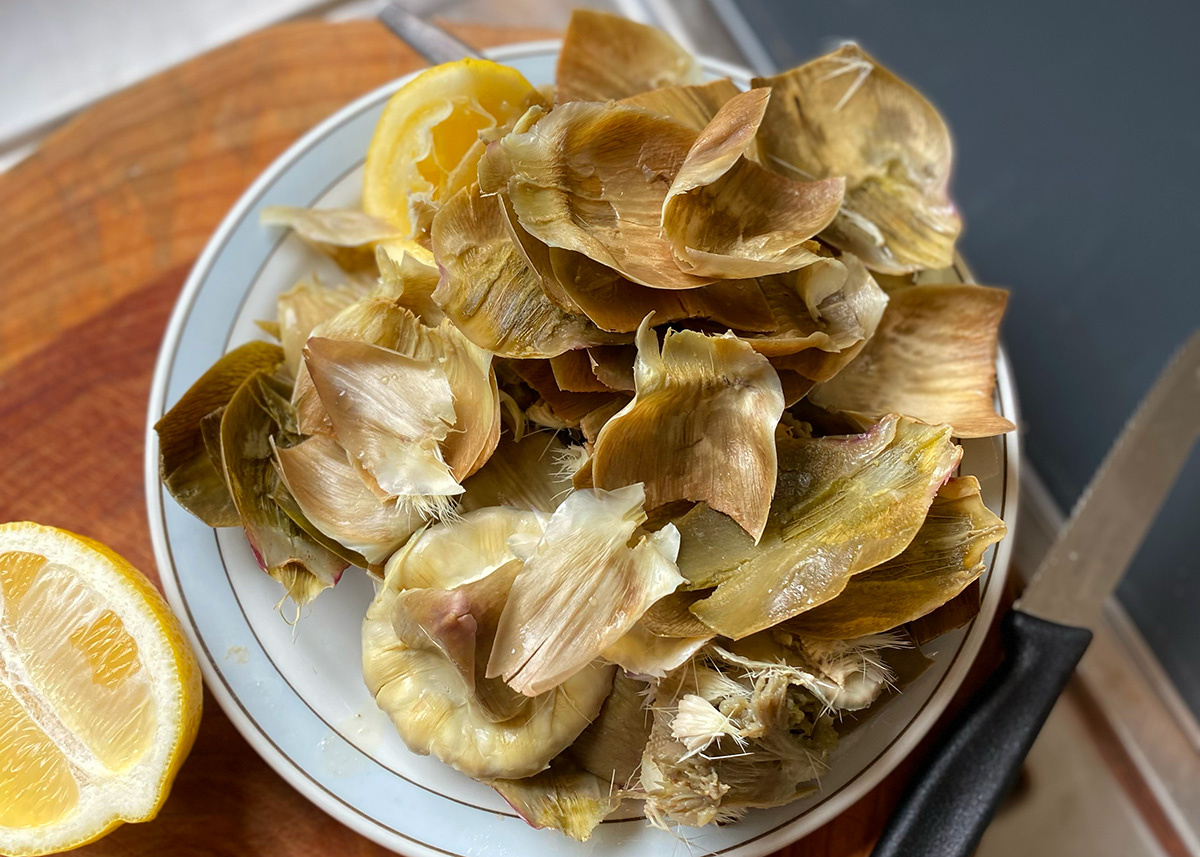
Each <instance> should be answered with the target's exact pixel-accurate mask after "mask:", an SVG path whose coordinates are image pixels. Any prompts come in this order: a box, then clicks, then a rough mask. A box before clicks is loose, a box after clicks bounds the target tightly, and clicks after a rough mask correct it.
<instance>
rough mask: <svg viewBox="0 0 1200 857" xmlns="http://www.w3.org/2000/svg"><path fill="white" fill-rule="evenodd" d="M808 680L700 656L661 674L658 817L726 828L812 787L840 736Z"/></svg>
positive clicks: (651, 790)
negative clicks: (750, 812)
mask: <svg viewBox="0 0 1200 857" xmlns="http://www.w3.org/2000/svg"><path fill="white" fill-rule="evenodd" d="M805 678H806V676H804V675H803V674H801V673H800V672H799V671H798V670H795V669H792V668H790V667H787V666H784V665H772V666H766V667H764V668H759V669H753V668H745V667H742V666H740V665H737V664H729V663H721V662H720V661H719V660H716V659H713V658H711V657H709V656H708V655H702V656H700V657H697V658H695V659H694V660H692V661H690V662H688V663H686V664H684V665H683V666H682V667H680V668H679V669H678V670H676V671H675V672H673V673H671V674H670V675H668V676H667V677H666V678H665V679H663V680H662V681H661V682H660V683H659V685H658V687H657V689H656V690H655V693H654V700H653V703H652V705H651V710H652V711H653V712H654V724H653V726H652V728H651V731H650V739H649V741H648V742H647V744H646V749H645V752H644V753H643V756H642V769H641V787H642V789H641V791H642V796H643V797H644V799H645V801H646V806H645V813H646V817H647V818H648V819H650V821H651V823H653V824H654V825H656V826H658V827H662V828H664V829H666V828H667V826H668V825H669V824H685V825H688V826H690V827H701V826H703V825H705V824H711V823H717V824H722V823H727V822H731V821H736V820H737V819H738V818H741V817H742V816H743V815H744V814H745V812H746V810H747V809H750V808H752V807H770V806H779V805H781V804H785V803H788V802H790V801H792V800H795V799H796V798H798V797H800V796H802V795H804V794H807V793H809V792H811V791H813V787H812V786H810V785H807V783H809V782H810V781H812V780H815V779H816V778H817V777H819V776H820V775H821V774H822V773H824V772H825V770H826V768H827V765H826V759H827V757H828V754H829V751H830V750H832V749H833V747H834V746H835V745H836V743H837V733H836V732H835V731H834V728H833V717H832V715H831V714H830V713H829V711H828V708H827V706H825V704H824V703H822V702H821V701H820V699H819V698H818V697H816V696H815V695H814V694H812V693H811V692H810V691H809V690H808V689H807V687H806V686H805V683H804V679H805Z"/></svg>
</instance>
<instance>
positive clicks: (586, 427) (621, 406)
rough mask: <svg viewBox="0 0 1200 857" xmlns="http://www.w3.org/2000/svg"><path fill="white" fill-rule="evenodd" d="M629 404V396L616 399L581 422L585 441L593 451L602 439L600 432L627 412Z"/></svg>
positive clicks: (580, 425) (580, 428)
mask: <svg viewBox="0 0 1200 857" xmlns="http://www.w3.org/2000/svg"><path fill="white" fill-rule="evenodd" d="M629 402H630V398H629V397H628V396H622V397H620V398H614V399H613V400H612V401H611V402H609V403H608V404H605V405H601V406H600V407H598V408H596V410H594V411H592V412H591V413H589V414H587V415H586V416H585V417H584V418H583V419H581V420H580V421H579V430H580V431H581V432H583V437H584V440H586V441H587V442H588V443H589V444H591V445H592V446H591V449H593V450H594V449H595V445H596V440H597V439H598V438H599V437H600V432H601V431H603V430H604V427H605V426H606V425H608V421H609V420H611V419H612V418H613V417H615V416H616V415H617V414H619V413H620V412H621V411H623V410H625V408H626V407H627V406H628V405H629Z"/></svg>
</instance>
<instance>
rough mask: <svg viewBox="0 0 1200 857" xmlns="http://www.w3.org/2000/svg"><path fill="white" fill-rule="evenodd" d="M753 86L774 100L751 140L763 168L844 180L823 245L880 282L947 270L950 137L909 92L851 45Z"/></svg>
mask: <svg viewBox="0 0 1200 857" xmlns="http://www.w3.org/2000/svg"><path fill="white" fill-rule="evenodd" d="M753 85H754V86H761V87H769V88H770V89H771V90H772V93H773V95H772V97H771V102H770V104H769V105H768V106H767V113H766V116H765V118H764V119H763V122H762V126H761V129H760V130H759V135H758V137H759V142H760V145H761V147H762V153H763V156H764V163H765V164H766V166H768V167H769V168H771V169H774V170H777V171H779V172H781V173H782V174H784V175H788V176H790V177H792V178H798V179H806V180H814V179H820V178H824V177H827V176H844V177H845V179H846V197H845V200H844V201H843V203H842V209H841V212H840V213H839V214H838V216H837V218H836V219H835V220H834V221H833V223H832V224H831V225H830V227H829V228H828V229H826V230H825V231H824V232H823V233H822V235H821V237H822V238H823V239H824V240H826V241H828V242H829V243H830V244H832V245H833V246H835V247H838V248H841V249H842V250H847V251H849V252H851V253H854V254H855V255H857V256H859V257H860V258H862V260H863V261H864V262H866V264H867V267H869V268H871V269H872V270H875V271H881V272H883V273H885V274H904V273H909V272H912V271H916V270H919V269H921V268H945V267H948V266H949V265H950V264H951V263H952V262H953V260H954V242H955V240H956V239H957V238H958V233H959V230H960V229H961V222H960V220H959V216H958V212H957V211H956V210H955V208H954V204H953V203H952V202H951V201H950V198H949V196H948V194H947V185H948V183H949V179H950V166H951V160H952V153H953V149H952V145H951V141H950V132H949V131H948V130H947V128H946V124H945V123H944V122H943V121H942V117H941V116H939V115H938V113H937V111H936V110H935V109H934V108H933V106H932V105H931V104H930V103H929V102H928V101H926V100H925V99H924V98H922V97H921V95H920V94H919V93H918V92H917V91H916V90H914V89H913V88H912V87H910V86H909V85H908V84H906V83H904V82H903V81H901V80H900V79H899V78H897V77H896V76H895V75H893V74H892V73H891V72H889V71H888V70H887V69H885V68H883V67H882V66H880V65H879V64H878V63H876V62H875V60H874V59H872V58H871V57H870V56H868V55H867V54H866V52H865V51H863V50H862V49H861V48H859V47H858V46H857V45H855V44H847V45H843V46H842V47H840V48H838V49H837V50H836V51H834V52H833V53H831V54H827V55H826V56H823V57H819V58H817V59H815V60H812V61H811V62H809V63H806V64H805V65H802V66H800V67H799V68H795V69H792V70H791V71H787V72H784V73H783V74H780V75H777V76H775V77H769V78H755V79H754V81H753Z"/></svg>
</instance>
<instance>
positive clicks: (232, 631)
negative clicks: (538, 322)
mask: <svg viewBox="0 0 1200 857" xmlns="http://www.w3.org/2000/svg"><path fill="white" fill-rule="evenodd" d="M557 52H558V44H557V43H556V42H537V43H529V44H521V45H512V46H508V47H504V48H498V49H496V50H493V51H491V52H489V54H490V56H491V57H492V58H494V59H497V60H499V61H502V62H505V63H507V64H509V65H511V66H513V67H514V68H516V69H517V70H519V71H520V72H522V73H523V74H524V75H525V76H526V77H527V78H528V79H529V80H530V81H531V82H533V83H534V84H542V83H549V82H551V81H552V80H553V75H554V63H555V60H556V58H557ZM706 67H707V69H708V71H709V72H710V73H711V74H713V75H714V76H726V75H728V76H731V77H733V78H734V80H735V81H737V82H739V83H740V84H742V85H746V84H748V80H749V75H748V74H747V73H746V72H744V71H741V70H739V69H736V68H730V67H727V66H725V65H722V64H719V63H716V62H706ZM405 80H407V78H404V79H402V80H398V81H395V82H394V83H390V84H388V85H387V86H384V87H382V88H380V89H378V90H376V91H375V92H372V93H371V94H369V95H367V96H364V97H363V98H361V99H359V100H358V101H356V102H354V103H353V104H351V105H349V106H348V107H346V108H345V109H343V110H341V111H340V112H338V113H337V114H335V115H334V116H332V117H330V118H329V119H327V120H326V121H325V122H323V123H321V124H320V125H319V126H317V127H316V128H314V129H313V130H312V131H311V132H310V133H308V134H307V135H305V136H304V137H303V138H302V139H301V140H300V141H299V142H297V143H296V144H295V145H294V146H292V147H291V148H290V149H289V150H288V151H287V152H285V153H284V154H283V155H282V156H281V157H280V158H279V159H278V160H277V161H275V163H274V164H272V165H271V167H270V168H269V169H268V170H267V171H266V172H265V173H263V175H262V176H261V177H260V178H259V179H258V181H256V182H255V183H254V185H253V186H252V187H251V188H250V189H249V190H248V191H247V192H246V193H245V195H244V196H243V197H242V198H241V200H239V201H238V203H237V205H235V206H234V207H233V210H232V211H231V212H230V213H229V215H228V216H227V217H226V218H225V221H224V222H223V223H222V224H221V227H220V228H219V229H218V230H217V232H216V234H215V235H214V236H213V238H212V240H211V241H210V242H209V244H208V247H207V248H206V249H205V251H204V253H203V255H201V257H200V260H199V261H198V262H197V263H196V267H195V269H194V270H193V271H192V273H191V276H190V277H189V279H188V282H187V285H186V286H185V287H184V290H183V293H182V294H181V295H180V297H179V303H178V304H177V306H176V307H175V312H174V314H173V315H172V317H171V323H170V326H169V327H168V328H167V333H166V336H165V338H164V341H163V345H162V351H161V353H160V354H159V358H158V367H157V370H156V372H155V376H154V383H153V387H152V389H151V394H150V408H149V418H148V425H147V431H146V462H145V467H146V493H147V500H148V504H149V511H150V529H151V534H152V536H153V540H154V550H155V557H156V559H157V561H158V568H159V572H160V574H161V577H162V582H163V588H164V589H165V590H166V594H167V598H168V599H169V601H170V603H171V606H172V607H173V608H174V609H175V612H176V613H178V614H179V616H180V617H182V619H183V622H184V624H185V627H186V629H187V632H188V636H189V638H190V640H191V642H192V645H193V646H194V647H195V649H196V651H197V652H198V653H199V655H200V660H201V666H202V668H203V670H204V677H205V679H206V680H207V682H208V687H209V690H210V691H211V692H212V694H213V696H214V697H215V698H216V700H217V702H218V703H219V704H220V705H221V707H222V708H223V709H224V710H225V713H226V714H227V715H228V716H229V718H230V719H231V720H232V721H233V723H234V725H235V726H236V727H237V728H238V730H239V731H240V732H241V733H242V735H243V736H245V738H246V740H247V741H249V742H250V744H251V746H253V747H254V749H255V750H257V751H258V753H259V754H260V755H261V756H262V757H263V758H264V759H265V760H266V761H267V762H268V763H269V764H270V765H271V766H272V767H273V768H274V769H275V770H276V771H278V772H279V773H280V774H281V775H282V776H283V777H284V779H286V780H287V781H288V782H289V783H291V784H292V785H293V786H294V787H295V788H296V789H297V790H299V791H300V792H301V793H302V794H303V795H304V796H305V797H307V798H308V799H309V800H311V801H312V802H313V803H314V804H316V805H317V806H319V807H320V808H321V809H323V810H325V811H326V812H328V813H329V814H330V815H332V816H333V817H334V818H336V819H338V820H339V821H341V822H342V823H343V824H345V825H347V826H348V827H351V828H353V829H354V830H356V831H358V832H359V833H362V834H364V835H365V836H367V837H369V838H371V839H373V840H375V841H376V842H378V843H380V844H382V845H385V846H387V847H389V848H392V849H394V850H395V851H397V852H400V853H403V854H411V855H422V856H424V855H447V854H449V855H468V854H480V853H485V852H486V853H487V854H489V855H495V857H528V855H530V854H541V855H548V857H558V856H559V855H561V857H575V855H582V854H592V855H596V854H603V855H608V854H613V855H615V854H621V855H628V857H650V855H662V857H668V855H673V854H678V853H681V851H680V849H681V847H683V846H681V845H680V842H679V840H678V839H677V838H676V837H673V836H672V835H670V834H667V833H664V832H663V831H660V830H654V829H651V828H649V827H648V826H647V825H646V824H645V822H644V821H642V820H640V819H636V818H631V819H618V820H610V821H606V822H605V823H603V824H602V825H600V827H599V828H598V829H597V831H596V832H595V834H594V835H593V837H592V839H591V840H590V841H588V842H587V843H586V844H582V845H581V844H579V843H576V842H574V841H572V840H570V839H567V838H566V837H564V836H562V835H560V834H558V833H556V832H551V831H538V830H533V829H532V828H530V827H528V826H526V824H525V823H524V822H523V821H521V820H520V819H519V818H517V816H516V814H515V813H514V812H513V811H512V810H511V809H510V808H509V807H508V806H507V804H505V803H504V801H503V800H501V799H500V798H499V796H497V795H496V794H495V793H494V792H493V791H492V790H491V789H489V788H487V787H485V786H482V785H480V784H478V783H476V782H474V781H472V780H470V779H468V778H467V777H465V776H462V775H460V774H458V773H457V772H456V771H454V770H452V769H450V768H449V767H447V766H445V765H443V764H441V763H440V762H438V761H437V760H436V759H433V758H430V757H421V756H416V755H413V754H412V753H410V752H409V751H408V750H407V749H406V748H405V746H404V744H403V742H402V741H401V740H400V738H399V736H398V735H397V734H396V732H395V730H394V729H393V728H392V727H391V724H390V723H389V722H388V720H387V718H386V717H385V716H384V715H383V714H382V713H381V712H380V711H379V710H378V709H377V708H376V706H375V704H374V702H373V700H372V699H371V696H370V695H369V694H368V693H367V689H366V687H365V686H364V685H363V682H362V676H361V668H360V664H361V660H360V658H361V651H360V641H359V626H360V623H361V620H362V617H363V614H364V612H365V610H366V606H367V604H368V602H369V601H370V599H371V596H372V587H371V583H370V582H369V581H368V580H367V578H366V575H365V573H355V570H353V569H351V570H350V571H348V572H347V573H346V575H345V576H344V578H343V579H342V581H341V583H339V584H338V586H337V587H336V588H335V589H333V590H331V591H329V592H326V593H325V594H323V595H322V596H321V597H320V598H318V599H317V600H316V601H315V603H314V604H313V606H312V608H311V610H308V611H306V615H305V616H304V617H303V619H302V621H300V623H299V624H298V625H297V626H296V627H295V628H294V629H293V627H292V626H291V625H289V624H288V622H287V621H285V619H284V617H283V615H282V614H281V613H280V611H279V610H277V609H276V604H277V603H278V602H279V601H280V599H281V597H282V595H283V591H282V588H281V587H280V586H279V584H277V583H276V582H275V581H273V580H271V579H270V578H268V577H267V576H266V575H265V574H263V573H262V572H261V571H260V570H259V569H258V566H257V564H256V563H255V561H254V557H253V555H252V554H251V552H250V549H249V547H248V545H247V543H246V540H245V538H244V536H243V534H242V532H241V530H239V529H236V528H235V529H224V530H215V531H214V530H212V529H210V528H208V527H205V526H204V525H203V524H202V523H201V522H200V521H198V520H197V519H195V518H193V517H192V516H191V515H189V514H188V513H187V512H185V511H183V509H181V508H180V507H179V506H178V505H176V504H175V502H174V501H173V500H172V499H171V498H170V496H169V495H168V494H167V493H166V490H165V489H164V488H163V487H162V485H161V483H160V481H159V477H158V442H157V437H156V435H155V433H154V431H153V428H152V426H153V425H154V423H155V422H156V421H157V420H158V419H159V417H161V416H162V414H163V412H164V411H165V409H166V407H167V406H168V405H170V404H173V403H174V402H175V401H176V400H178V399H179V397H180V396H181V395H182V394H183V392H184V391H185V390H186V389H187V388H188V387H189V386H190V385H191V384H192V382H193V381H195V380H196V379H197V378H199V377H200V375H201V374H202V373H203V372H204V370H205V369H207V368H208V366H209V365H211V364H212V363H213V362H214V361H215V360H216V359H217V358H218V357H220V356H221V355H222V354H223V353H225V352H226V351H228V350H229V349H230V348H232V347H234V346H236V345H239V344H241V343H243V342H246V341H248V340H250V339H255V338H260V337H261V336H262V334H261V331H259V330H258V329H257V328H256V327H255V326H254V320H255V319H260V318H274V316H275V297H276V295H278V294H279V293H280V292H281V291H283V290H285V289H287V288H290V287H291V286H292V284H293V283H294V282H295V281H296V280H298V279H299V278H300V277H302V276H304V275H305V274H308V273H309V272H311V271H312V270H313V269H314V268H318V269H319V268H320V267H321V266H322V264H324V261H323V260H321V259H319V258H317V257H316V256H315V255H314V254H313V253H312V252H311V251H309V250H308V248H306V247H305V246H304V245H303V244H302V243H301V242H300V241H299V240H297V239H295V238H294V237H287V238H281V237H280V233H279V231H278V230H276V229H267V228H264V227H262V226H260V225H259V223H258V213H259V211H260V210H261V209H262V208H263V207H264V206H267V205H298V206H341V205H355V204H357V203H358V200H359V194H360V184H361V175H362V163H363V158H364V156H365V153H366V150H367V144H368V142H369V140H370V137H371V132H372V130H373V129H374V127H375V123H376V120H377V119H378V117H379V114H380V111H381V110H382V108H383V105H384V103H385V102H386V100H387V98H388V96H390V95H391V94H392V93H393V92H394V91H395V90H396V89H397V88H398V87H399V86H400V85H401V84H403V83H404V82H405ZM998 369H999V383H998V390H997V396H998V402H999V409H1000V411H1001V413H1003V414H1004V415H1005V416H1007V417H1008V418H1009V419H1012V420H1014V421H1015V420H1016V403H1015V398H1014V395H1013V389H1012V383H1011V380H1010V374H1009V368H1008V363H1007V361H1006V360H1005V359H1004V357H1003V355H1002V356H1001V359H1000V362H999V366H998ZM964 446H965V447H966V455H965V457H964V460H963V465H962V471H963V472H964V473H970V474H974V475H975V476H977V477H978V478H979V481H980V483H981V485H982V486H983V499H984V501H985V502H986V503H987V505H988V507H989V508H991V509H993V510H995V511H997V512H998V513H999V514H1000V516H1001V517H1002V518H1003V519H1004V520H1005V522H1006V523H1007V524H1008V527H1009V530H1010V532H1011V531H1012V529H1013V523H1014V521H1015V520H1016V496H1017V492H1016V474H1017V461H1018V455H1019V451H1018V445H1017V438H1016V436H1015V434H1010V435H1004V436H1002V437H997V438H988V439H983V440H971V441H967V442H965V443H964ZM1010 544H1011V537H1010V539H1009V540H1006V541H1004V542H1003V543H1002V544H1001V545H1000V546H999V548H998V549H993V550H991V551H989V552H988V556H987V563H988V571H987V572H986V573H985V576H984V577H983V580H982V582H983V607H982V610H981V611H980V614H979V617H978V618H977V619H976V620H975V621H974V622H973V623H971V624H970V625H969V626H967V627H966V628H964V629H961V630H959V631H957V632H954V633H951V634H947V635H945V636H943V637H942V638H940V639H938V640H936V641H935V642H934V643H933V644H931V645H930V646H928V647H927V648H928V649H930V651H929V652H927V654H936V659H935V663H934V666H932V667H931V668H930V669H929V670H928V671H927V672H926V673H925V674H924V675H922V676H921V677H920V679H918V680H917V681H916V682H915V683H914V684H913V685H911V686H910V687H909V688H908V689H907V690H905V692H904V693H903V694H901V695H900V696H899V697H898V698H897V699H895V700H893V701H892V702H890V703H889V704H888V705H887V706H886V707H885V708H884V710H883V711H881V712H880V713H879V714H878V715H877V716H875V717H874V718H872V719H871V720H870V721H869V722H868V724H867V725H866V726H864V727H863V728H861V729H859V730H858V731H856V732H854V733H853V734H852V735H850V736H849V737H848V738H847V739H845V740H844V741H843V742H842V744H841V746H839V747H838V748H837V750H836V751H835V752H834V754H833V758H832V761H831V764H832V769H831V770H830V772H829V773H828V774H827V775H826V776H825V777H824V778H823V779H822V781H821V788H820V791H819V792H817V793H816V794H815V795H813V796H812V797H810V798H808V799H806V800H803V801H800V802H797V803H794V804H792V805H790V806H787V807H781V808H778V809H773V810H760V811H754V812H751V813H749V815H748V816H747V817H746V818H745V819H744V820H742V821H740V822H738V823H737V824H733V825H729V826H727V827H723V828H719V829H718V828H705V829H703V830H691V829H683V830H680V831H678V833H679V834H680V835H682V836H684V837H686V838H687V839H688V840H689V841H690V843H691V847H690V849H689V848H687V847H683V850H684V851H685V852H688V853H694V854H698V853H713V854H728V855H737V857H753V855H762V854H769V853H770V852H772V851H775V850H776V849H779V848H781V847H783V846H784V845H786V844H788V843H789V842H792V841H794V840H796V839H798V838H800V837H802V836H804V835H805V834H806V833H809V832H810V831H812V830H815V829H816V828H817V827H819V826H820V825H822V824H824V823H826V822H827V821H829V820H830V819H832V818H833V817H834V816H835V815H837V814H838V813H839V812H841V811H842V810H843V809H845V808H847V807H848V806H850V804H852V803H853V802H854V801H856V800H858V799H859V798H860V797H862V796H863V795H864V794H865V793H866V792H868V791H869V790H870V789H871V788H872V787H873V786H875V785H876V784H878V783H879V781H880V780H882V779H883V777H884V776H885V775H886V774H887V773H888V772H889V771H890V770H892V768H894V767H895V765H896V764H897V763H898V762H899V761H900V760H901V759H902V758H903V757H904V755H905V754H906V753H908V752H909V751H910V750H911V749H912V748H913V747H914V746H915V745H916V743H917V741H919V740H920V738H921V736H922V735H924V734H925V732H926V731H927V730H928V729H929V727H930V726H931V725H932V724H933V722H934V721H935V720H936V718H937V716H938V715H939V714H940V713H941V711H942V710H943V709H944V708H945V706H946V703H947V702H948V701H949V699H950V697H951V696H952V695H953V693H954V690H955V689H956V688H957V687H958V685H959V683H960V682H961V680H962V678H963V675H964V674H965V673H966V670H967V668H968V666H969V665H970V663H971V661H972V659H973V658H974V657H975V654H976V652H977V651H978V649H979V645H980V643H981V641H982V638H983V635H984V632H985V630H986V628H987V626H988V624H989V621H990V619H991V617H992V615H993V614H994V612H995V610H996V606H997V603H998V601H999V598H1000V594H1001V590H1002V589H1003V582H1004V576H1005V574H1006V571H1007V568H1008V561H1009V555H1010V553H1011V549H1010Z"/></svg>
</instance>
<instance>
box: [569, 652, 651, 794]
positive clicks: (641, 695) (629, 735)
mask: <svg viewBox="0 0 1200 857" xmlns="http://www.w3.org/2000/svg"><path fill="white" fill-rule="evenodd" d="M652 687H653V685H652V684H651V685H648V684H647V683H646V682H644V681H641V680H639V679H636V678H631V677H630V676H627V675H626V674H625V673H623V672H621V671H620V670H617V673H616V675H615V676H614V677H613V686H612V692H611V693H610V694H609V695H608V699H606V700H604V707H603V708H601V709H600V714H599V715H598V716H597V717H596V719H595V720H593V721H592V723H591V725H590V726H588V728H587V729H584V730H583V732H581V733H580V735H579V737H578V738H576V739H575V743H574V744H572V745H571V749H570V750H568V751H567V752H566V754H565V755H567V756H568V757H569V758H570V759H571V760H572V761H574V762H575V763H576V764H578V765H579V766H580V767H581V768H583V769H584V770H585V771H590V772H592V773H593V774H595V775H596V776H597V777H599V778H600V779H601V781H603V782H604V784H605V787H606V788H612V790H613V791H614V792H616V791H618V790H620V789H624V788H628V787H629V786H630V785H632V784H633V779H634V777H635V775H636V774H637V769H638V767H639V766H640V765H641V762H642V749H643V748H644V747H645V746H646V739H647V738H649V737H650V719H651V718H650V709H649V708H647V707H646V703H647V696H648V695H649V691H650V690H651V688H652Z"/></svg>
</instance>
